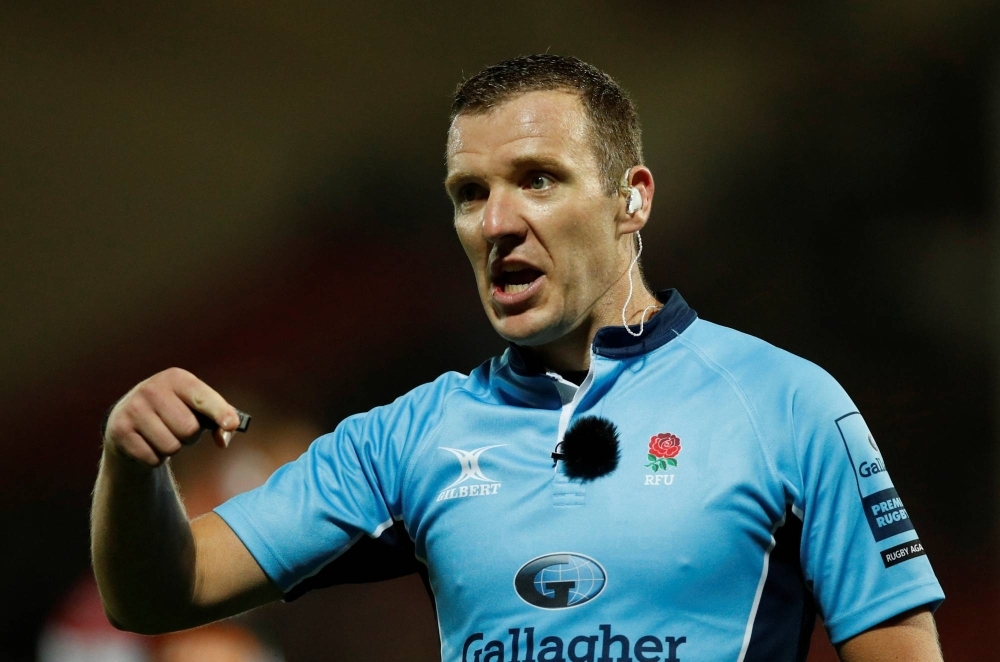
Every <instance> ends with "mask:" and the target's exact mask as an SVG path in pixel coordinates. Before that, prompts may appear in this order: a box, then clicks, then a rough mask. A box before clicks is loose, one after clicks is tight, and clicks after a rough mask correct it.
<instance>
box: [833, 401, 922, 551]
mask: <svg viewBox="0 0 1000 662" xmlns="http://www.w3.org/2000/svg"><path fill="white" fill-rule="evenodd" d="M837 429H838V430H840V437H841V439H843V441H844V450H846V451H847V459H848V460H849V461H850V463H851V467H852V469H853V471H854V481H855V483H856V484H857V486H858V496H859V497H860V498H861V506H862V508H863V509H864V512H865V519H866V520H867V521H868V526H869V527H870V528H871V531H872V535H873V536H874V537H875V541H876V542H879V541H881V540H885V539H886V538H889V537H891V536H894V535H896V534H899V533H903V532H905V531H912V530H913V522H911V521H910V516H909V514H908V513H907V512H906V508H905V507H904V506H903V501H902V500H901V499H900V498H899V495H898V494H896V488H895V487H893V485H892V480H891V479H890V478H889V473H888V472H887V471H886V470H885V463H884V462H883V461H882V453H881V452H880V451H879V448H878V445H877V444H876V443H875V439H874V438H873V437H872V434H871V432H870V431H869V430H868V426H867V425H865V421H864V419H863V418H862V417H861V414H859V413H858V412H852V413H850V414H846V415H844V416H841V417H840V418H838V419H837ZM886 567H888V566H886Z"/></svg>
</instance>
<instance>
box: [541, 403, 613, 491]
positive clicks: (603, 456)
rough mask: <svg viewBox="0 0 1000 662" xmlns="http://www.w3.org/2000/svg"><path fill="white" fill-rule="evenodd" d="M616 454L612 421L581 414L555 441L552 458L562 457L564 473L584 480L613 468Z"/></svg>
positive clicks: (607, 472) (560, 458) (593, 477)
mask: <svg viewBox="0 0 1000 662" xmlns="http://www.w3.org/2000/svg"><path fill="white" fill-rule="evenodd" d="M619 455H620V451H619V448H618V428H617V427H615V424H614V423H612V422H611V421H609V420H608V419H606V418H601V417H600V416H583V417H581V418H578V419H577V420H576V422H575V423H573V425H571V426H570V428H569V430H567V431H566V434H565V435H563V439H562V441H560V442H559V443H558V444H556V448H555V450H554V451H553V452H552V461H553V463H555V462H558V461H559V460H562V462H563V468H564V470H565V472H566V476H567V477H569V478H577V479H579V480H582V481H583V482H587V481H591V480H595V479H597V478H600V477H601V476H605V475H607V474H609V473H611V472H612V471H614V470H615V469H616V468H617V467H618V458H619Z"/></svg>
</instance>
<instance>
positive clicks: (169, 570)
mask: <svg viewBox="0 0 1000 662" xmlns="http://www.w3.org/2000/svg"><path fill="white" fill-rule="evenodd" d="M192 410H197V411H199V412H202V413H204V414H206V415H208V416H209V417H210V418H212V419H213V420H215V422H216V423H218V425H219V429H218V430H217V431H215V432H213V436H214V438H215V441H216V443H217V444H218V445H219V446H221V447H225V446H227V445H228V442H229V439H230V438H231V435H232V431H233V430H234V429H235V428H236V426H237V424H238V418H237V415H236V411H235V409H233V407H232V406H231V405H229V403H227V402H226V401H225V400H224V399H223V398H222V396H220V395H219V394H218V393H216V392H215V391H214V390H212V389H211V388H210V387H209V386H208V385H207V384H205V383H203V382H201V381H200V380H198V379H197V378H196V377H195V376H194V375H192V374H191V373H189V372H187V371H185V370H180V369H178V368H171V369H170V370H165V371H164V372H161V373H158V374H156V375H154V376H153V377H150V378H149V379H147V380H146V381H144V382H142V383H140V384H138V385H137V386H136V387H135V388H133V389H132V390H131V391H130V392H129V393H128V394H127V395H125V397H124V398H122V399H121V401H119V402H118V404H116V405H115V407H114V409H113V410H112V412H111V415H110V416H109V418H108V425H107V432H106V434H105V437H104V455H103V457H102V458H101V468H100V471H99V473H98V477H97V485H96V487H95V489H94V503H93V511H92V518H91V547H92V553H93V565H94V573H95V575H96V577H97V584H98V587H99V588H100V591H101V599H102V600H103V602H104V609H105V612H106V613H107V615H108V619H109V620H110V621H111V623H112V624H114V625H115V627H118V628H121V629H125V630H131V631H133V632H139V633H143V634H157V633H161V632H170V631H174V630H182V629H185V628H190V627H195V626H197V625H202V624H204V623H208V622H211V621H215V620H218V619H221V618H226V617H228V616H232V615H235V614H238V613H240V612H243V611H246V610H248V609H252V608H254V607H257V606H260V605H263V604H266V603H268V602H272V601H274V600H277V599H278V598H280V597H281V595H282V594H281V591H280V590H279V589H278V588H277V587H275V586H274V585H273V584H272V583H271V582H270V580H269V579H268V578H267V576H266V575H265V574H264V572H263V571H262V570H261V569H260V566H258V565H257V562H256V561H255V560H254V558H253V557H252V556H251V555H250V553H249V552H248V551H247V549H246V547H245V546H244V545H243V543H242V542H241V541H240V539H239V538H238V537H236V535H235V534H234V533H233V532H232V530H231V529H230V528H229V526H228V525H226V523H225V522H224V521H223V520H222V519H221V518H220V517H219V516H218V515H215V514H214V513H210V514H208V515H205V516H203V517H200V518H198V519H197V520H194V521H193V522H189V521H188V519H187V516H186V515H185V513H184V508H183V507H182V505H181V502H180V497H179V496H178V493H177V489H176V486H175V484H174V480H173V476H172V475H171V473H170V468H169V466H168V464H167V463H166V460H167V458H169V457H170V456H171V455H174V454H175V453H177V452H178V451H180V450H181V449H182V448H183V447H184V444H185V443H190V442H191V441H194V440H195V439H197V437H198V435H199V434H200V432H201V429H200V425H199V423H198V421H197V419H196V418H195V416H194V413H193V412H192Z"/></svg>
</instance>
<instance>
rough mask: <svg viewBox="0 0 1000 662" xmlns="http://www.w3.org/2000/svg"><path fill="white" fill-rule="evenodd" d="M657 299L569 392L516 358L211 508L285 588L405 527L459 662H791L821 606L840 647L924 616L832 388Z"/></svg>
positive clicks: (679, 303) (428, 391)
mask: <svg viewBox="0 0 1000 662" xmlns="http://www.w3.org/2000/svg"><path fill="white" fill-rule="evenodd" d="M661 300H662V301H664V303H665V306H664V308H663V310H662V311H661V312H660V313H659V314H658V315H656V317H654V318H653V319H652V320H651V321H650V323H648V324H647V325H646V329H645V332H644V333H643V335H642V336H641V337H640V338H638V339H637V338H633V337H632V336H630V335H628V334H627V333H626V332H625V330H624V329H623V328H621V327H617V328H612V327H608V328H605V329H602V330H601V331H600V332H599V333H598V334H597V337H596V339H595V340H594V346H593V352H592V357H591V367H590V372H589V373H588V375H587V377H586V379H585V380H584V382H583V383H582V385H581V386H580V387H577V386H575V385H574V384H572V383H569V382H567V381H565V380H563V379H562V378H560V377H559V376H558V375H555V374H546V373H545V372H543V371H541V370H538V369H537V366H532V365H531V364H530V361H529V360H528V357H527V355H526V354H523V353H521V352H519V351H518V350H517V349H516V348H513V347H512V348H511V349H509V350H508V351H507V352H505V353H504V354H503V355H502V356H500V357H497V358H495V359H493V360H492V361H490V362H488V363H486V364H484V365H482V366H480V367H479V368H478V369H476V370H475V371H473V372H472V374H470V375H468V376H464V375H460V374H457V373H448V374H445V375H442V376H441V377H440V378H438V379H437V380H436V381H434V382H432V383H430V384H426V385H424V386H421V387H418V388H416V389H414V390H413V391H411V392H410V393H407V394H406V395H404V396H403V397H401V398H399V399H398V400H396V401H395V402H394V403H392V404H390V405H387V406H385V407H378V408H376V409H373V410H372V411H370V412H368V413H365V414H359V415H357V416H352V417H350V418H348V419H347V420H345V421H344V422H343V423H341V425H339V426H338V427H337V429H336V430H335V431H334V432H332V433H331V434H328V435H325V436H322V437H320V438H319V439H317V440H316V441H315V442H314V443H313V445H312V446H311V447H310V449H309V450H308V451H307V452H306V453H305V454H304V455H303V456H302V457H301V458H299V459H298V460H297V461H295V462H293V463H291V464H289V465H286V466H285V467H283V468H281V469H280V470H278V471H277V472H276V473H275V474H274V476H273V477H272V478H271V479H270V480H269V481H268V482H267V483H266V484H265V485H264V486H262V487H260V488H258V489H256V490H253V491H251V492H248V493H246V494H243V495H240V496H237V497H236V498H234V499H232V500H230V501H229V502H227V503H225V504H223V505H222V506H220V507H219V508H218V509H217V512H218V513H219V515H221V516H222V517H223V518H224V519H225V520H226V522H228V523H229V525H230V526H231V527H232V528H233V530H234V531H235V532H236V534H237V535H238V536H239V537H240V539H241V540H242V541H243V542H244V543H245V544H246V546H247V548H248V549H249V550H250V552H251V554H253V556H254V557H255V558H256V559H257V561H258V562H259V563H260V565H261V567H262V568H263V569H264V571H265V572H266V573H267V575H268V576H269V577H270V578H271V579H272V580H273V581H274V582H275V583H276V584H277V585H278V586H279V587H281V588H282V589H283V590H285V591H286V592H287V591H291V592H293V593H296V592H298V593H300V592H302V591H303V590H305V589H307V588H309V587H310V585H311V583H312V582H315V581H316V578H318V577H321V576H322V575H323V574H324V573H326V572H328V571H329V570H330V569H331V568H336V567H337V566H338V564H337V563H336V562H335V560H336V559H337V558H338V557H339V556H341V555H342V554H344V553H345V551H346V550H348V549H349V548H351V547H352V546H353V545H354V544H355V543H356V542H357V541H358V540H359V539H361V538H363V537H366V536H367V537H370V538H379V537H382V538H383V539H385V538H391V536H392V534H393V533H394V532H396V533H398V532H400V531H401V529H400V527H399V525H398V524H396V523H397V522H401V523H402V525H404V526H405V534H408V535H409V538H410V539H411V540H412V542H413V549H414V551H415V555H416V557H417V558H418V559H419V560H420V561H422V562H423V563H425V564H426V566H427V572H428V575H429V580H430V586H431V589H432V590H433V595H434V598H435V602H436V608H437V615H438V622H439V626H440V633H441V656H442V659H443V660H448V661H452V660H456V661H461V662H551V661H561V662H581V661H587V662H612V661H615V662H632V661H633V660H634V661H636V662H651V661H654V660H655V661H657V662H668V661H669V662H675V661H683V662H693V661H696V660H706V661H707V660H711V661H717V660H767V661H769V662H773V661H776V660H801V659H805V652H806V649H807V646H808V641H809V635H810V632H811V629H812V625H813V622H814V619H815V612H814V608H815V609H818V610H819V612H820V613H821V614H822V616H823V618H824V620H825V622H826V625H827V628H828V629H829V632H830V637H831V639H832V640H833V641H834V642H835V643H836V642H840V641H843V640H845V639H847V638H849V637H851V636H853V635H856V634H858V633H860V632H862V631H864V630H866V629H868V628H870V627H872V626H874V625H876V624H878V623H881V622H882V621H885V620H886V619H889V618H891V617H893V616H896V615H898V614H900V613H902V612H904V611H906V610H909V609H912V608H914V607H918V606H921V605H930V606H931V607H932V608H935V607H936V606H937V605H938V604H939V603H940V601H941V600H942V599H943V597H944V595H943V593H942V591H941V588H940V586H939V585H938V582H937V580H936V579H935V577H934V573H933V571H932V570H931V567H930V564H929V562H928V560H927V557H926V556H925V555H924V552H923V548H922V546H921V544H920V542H919V540H918V539H917V535H916V532H915V531H914V529H913V525H912V523H911V520H910V518H909V514H908V513H907V511H906V508H905V506H904V505H903V503H902V501H901V500H900V499H899V496H898V495H897V494H896V491H895V489H894V488H893V485H892V482H891V480H890V479H889V474H888V473H887V472H886V469H885V463H884V461H883V458H882V455H881V453H880V452H879V449H878V445H877V444H876V442H875V439H874V437H873V436H872V434H871V432H870V431H869V430H868V427H867V426H866V425H865V422H864V420H863V419H862V417H861V415H860V414H859V413H858V412H857V409H856V407H855V406H854V404H853V403H852V402H851V400H850V399H849V398H848V397H847V395H846V394H845V393H844V391H843V389H841V387H840V386H839V385H838V384H837V382H836V381H834V379H833V378H832V377H830V376H829V375H828V374H827V373H826V372H824V371H823V370H822V369H820V368H818V367H817V366H815V365H813V364H812V363H809V362H807V361H805V360H803V359H800V358H798V357H796V356H793V355H791V354H789V353H787V352H784V351H782V350H780V349H777V348H775V347H773V346H771V345H768V344H767V343H765V342H762V341H761V340H758V339H756V338H753V337H751V336H747V335H744V334H741V333H739V332H736V331H733V330H731V329H727V328H724V327H721V326H717V325H715V324H712V323H710V322H707V321H704V320H700V319H697V317H696V315H695V313H694V311H693V310H691V309H690V308H689V307H688V306H687V304H686V303H685V302H684V300H683V299H682V298H681V297H680V295H679V294H677V293H676V292H673V291H670V292H667V293H664V294H663V295H661ZM588 415H593V416H601V417H604V418H607V419H609V420H611V421H612V422H614V424H615V425H616V426H617V427H618V430H619V436H620V444H621V445H620V449H621V457H620V461H619V464H618V468H617V469H616V470H615V471H613V472H612V473H610V474H609V475H607V476H604V477H601V478H598V479H597V480H594V481H593V482H588V483H583V482H580V481H578V480H568V479H567V478H566V477H565V475H564V474H563V473H562V465H561V464H560V465H558V466H555V467H554V466H553V460H552V457H551V453H552V451H553V448H554V447H555V445H556V443H557V442H558V441H560V440H561V438H562V435H563V434H564V432H565V431H566V429H567V428H568V427H569V426H570V425H571V424H572V422H573V421H574V420H575V419H577V418H579V417H581V416H588ZM405 534H404V535H405ZM345 558H346V557H345ZM341 561H342V563H343V559H342V560H341ZM376 574H377V573H376ZM386 574H387V575H391V574H393V573H392V571H391V570H387V573H386ZM396 574H398V572H397V573H396ZM351 580H352V578H351V577H350V576H349V573H348V574H347V575H346V576H345V573H341V576H340V577H339V578H337V579H334V580H333V581H351ZM327 583H328V582H327Z"/></svg>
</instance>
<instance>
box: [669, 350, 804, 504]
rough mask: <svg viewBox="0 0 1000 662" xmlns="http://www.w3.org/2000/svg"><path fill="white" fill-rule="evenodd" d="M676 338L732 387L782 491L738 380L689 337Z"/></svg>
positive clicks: (755, 418)
mask: <svg viewBox="0 0 1000 662" xmlns="http://www.w3.org/2000/svg"><path fill="white" fill-rule="evenodd" d="M677 340H679V341H680V342H681V344H682V345H683V346H684V347H687V348H688V349H690V350H691V352H692V353H693V354H694V355H695V356H696V357H698V358H699V359H700V360H701V361H702V363H704V364H705V366H706V367H707V368H708V369H709V370H711V371H712V372H714V373H716V374H717V375H719V376H720V377H722V378H723V379H725V380H726V383H727V384H729V388H730V389H732V391H733V393H734V394H735V395H736V398H737V400H739V402H740V404H741V405H742V406H743V410H744V413H745V414H746V416H747V419H749V421H750V427H751V428H752V429H753V433H754V437H755V439H756V441H757V445H758V446H759V447H760V450H761V453H762V454H763V456H764V464H765V466H767V470H768V473H770V474H771V478H772V479H773V480H774V481H775V483H776V484H777V485H778V487H780V488H781V490H782V492H784V486H783V485H782V484H781V478H780V475H779V473H778V467H777V465H776V464H775V462H774V458H772V457H771V454H770V453H769V452H768V449H767V444H765V443H764V441H763V438H762V437H763V436H764V435H763V432H762V429H761V428H762V426H761V425H760V422H759V421H758V418H757V410H756V409H755V408H754V406H753V403H752V402H751V401H750V398H749V397H747V394H746V392H745V391H744V390H743V387H742V386H740V383H739V381H738V380H737V379H736V377H734V376H733V374H732V373H730V372H729V371H728V370H726V369H725V368H724V367H722V366H721V365H719V364H718V363H716V362H715V361H713V360H712V359H711V358H709V356H708V355H707V354H706V353H705V351H704V350H703V349H702V348H701V347H699V346H698V345H696V344H695V343H694V342H692V341H691V340H690V339H688V338H685V337H684V336H683V335H678V336H677Z"/></svg>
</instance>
